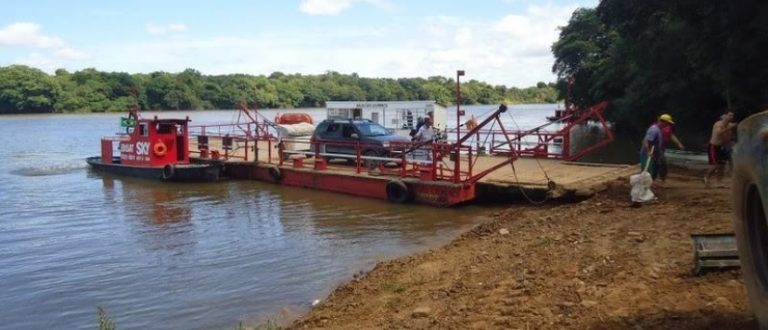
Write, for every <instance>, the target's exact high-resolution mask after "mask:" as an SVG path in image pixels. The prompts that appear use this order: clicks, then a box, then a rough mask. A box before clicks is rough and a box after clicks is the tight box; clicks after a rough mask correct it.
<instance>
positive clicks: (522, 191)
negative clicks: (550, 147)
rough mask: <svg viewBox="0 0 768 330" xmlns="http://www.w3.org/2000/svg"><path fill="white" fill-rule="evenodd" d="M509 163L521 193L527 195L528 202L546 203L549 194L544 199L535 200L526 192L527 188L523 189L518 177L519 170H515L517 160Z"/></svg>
mask: <svg viewBox="0 0 768 330" xmlns="http://www.w3.org/2000/svg"><path fill="white" fill-rule="evenodd" d="M509 165H510V166H512V174H513V175H514V176H515V182H516V183H517V189H519V190H520V193H521V194H522V195H523V197H525V199H526V200H528V202H529V203H531V204H536V205H541V204H544V203H546V202H547V200H548V199H549V196H547V195H544V199H542V200H540V201H535V200H533V198H531V197H530V196H528V194H527V193H526V192H525V189H523V185H521V184H520V179H518V178H517V171H516V170H515V162H511V163H509ZM547 188H549V186H547Z"/></svg>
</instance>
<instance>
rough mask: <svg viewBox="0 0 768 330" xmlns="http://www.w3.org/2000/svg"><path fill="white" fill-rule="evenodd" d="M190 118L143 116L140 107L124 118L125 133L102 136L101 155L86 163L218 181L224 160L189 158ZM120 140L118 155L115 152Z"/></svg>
mask: <svg viewBox="0 0 768 330" xmlns="http://www.w3.org/2000/svg"><path fill="white" fill-rule="evenodd" d="M188 123H189V117H187V118H185V119H158V118H157V116H155V117H154V118H152V119H143V118H142V119H140V118H139V116H138V107H133V108H132V109H131V110H130V111H129V114H128V118H123V119H122V120H121V126H124V127H126V133H125V134H120V135H117V136H110V137H104V138H102V139H101V156H100V157H90V158H87V159H86V162H87V163H88V164H89V165H90V166H91V167H93V169H94V170H97V171H104V172H109V173H114V174H119V175H129V176H134V177H141V178H147V179H159V180H163V181H216V180H218V179H219V177H220V176H221V172H222V165H221V163H216V162H214V163H205V164H196V163H190V161H189V128H188V126H187V124H188ZM115 142H117V143H118V150H119V151H118V152H119V156H115V155H114V145H113V144H114V143H115Z"/></svg>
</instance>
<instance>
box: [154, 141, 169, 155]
mask: <svg viewBox="0 0 768 330" xmlns="http://www.w3.org/2000/svg"><path fill="white" fill-rule="evenodd" d="M152 151H153V152H154V153H155V156H157V157H163V156H165V154H167V153H168V146H166V145H165V142H163V140H157V142H155V146H154V147H152Z"/></svg>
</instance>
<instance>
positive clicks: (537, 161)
mask: <svg viewBox="0 0 768 330" xmlns="http://www.w3.org/2000/svg"><path fill="white" fill-rule="evenodd" d="M507 114H508V115H509V118H510V119H512V122H513V123H514V124H515V126H516V127H517V130H518V131H522V129H520V125H518V124H517V121H516V120H515V118H514V117H512V114H511V113H507ZM521 139H522V137H521ZM511 147H512V146H511V145H510V148H511ZM533 159H534V160H535V161H536V164H537V165H538V166H539V169H540V170H541V172H542V173H544V177H545V178H546V179H547V185H549V184H550V182H554V181H552V179H551V178H550V177H549V173H547V171H546V170H544V167H543V166H541V162H540V161H539V159H538V158H536V157H533ZM512 168H513V169H514V167H512Z"/></svg>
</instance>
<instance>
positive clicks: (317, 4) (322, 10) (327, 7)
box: [299, 0, 352, 15]
mask: <svg viewBox="0 0 768 330" xmlns="http://www.w3.org/2000/svg"><path fill="white" fill-rule="evenodd" d="M351 5H352V0H302V1H301V4H300V5H299V10H301V12H303V13H306V14H310V15H338V14H339V13H341V12H342V11H344V10H345V9H347V8H349V7H350V6H351Z"/></svg>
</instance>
